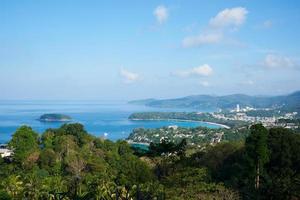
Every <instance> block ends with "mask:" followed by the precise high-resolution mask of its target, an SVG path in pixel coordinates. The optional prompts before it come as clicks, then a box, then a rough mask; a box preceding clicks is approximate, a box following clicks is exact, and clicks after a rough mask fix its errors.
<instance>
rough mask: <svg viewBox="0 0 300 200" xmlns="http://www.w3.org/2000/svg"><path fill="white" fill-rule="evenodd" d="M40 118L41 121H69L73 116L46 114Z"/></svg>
mask: <svg viewBox="0 0 300 200" xmlns="http://www.w3.org/2000/svg"><path fill="white" fill-rule="evenodd" d="M38 120H39V121H41V122H69V121H71V120H72V118H71V117H70V116H68V115H63V114H44V115H42V116H40V118H39V119H38Z"/></svg>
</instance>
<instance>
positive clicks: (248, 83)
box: [242, 80, 255, 85]
mask: <svg viewBox="0 0 300 200" xmlns="http://www.w3.org/2000/svg"><path fill="white" fill-rule="evenodd" d="M242 84H243V85H254V84H255V83H254V81H253V80H246V81H243V82H242Z"/></svg>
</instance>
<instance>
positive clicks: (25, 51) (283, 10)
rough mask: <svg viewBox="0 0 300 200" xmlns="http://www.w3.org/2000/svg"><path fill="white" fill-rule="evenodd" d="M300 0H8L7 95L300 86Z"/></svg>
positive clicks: (3, 9)
mask: <svg viewBox="0 0 300 200" xmlns="http://www.w3.org/2000/svg"><path fill="white" fill-rule="evenodd" d="M299 35H300V1H296V0H294V1H291V0H290V1H281V0H264V1H259V0H231V1H230V0H202V1H198V0H194V1H193V0H189V1H183V0H182V1H180V0H177V1H176V0H175V1H138V0H136V1H96V0H95V1H92V0H85V1H84V0H82V1H79V0H72V1H71V0H51V1H50V0H44V1H38V0H34V1H33V0H27V1H22V0H14V1H11V0H2V1H0V99H45V100H46V99H47V100H52V99H56V100H84V99H86V100H109V99H114V100H129V99H140V98H148V97H154V98H173V97H181V96H186V95H192V94H215V95H223V94H232V93H245V94H252V95H262V94H266V95H273V94H286V93H290V92H293V91H295V90H299V89H300V78H299V77H300V57H299V55H300V54H299V53H300V40H299Z"/></svg>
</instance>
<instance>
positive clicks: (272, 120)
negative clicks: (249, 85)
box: [213, 104, 298, 128]
mask: <svg viewBox="0 0 300 200" xmlns="http://www.w3.org/2000/svg"><path fill="white" fill-rule="evenodd" d="M252 110H258V109H255V108H251V107H245V108H240V106H239V104H237V105H236V109H233V110H231V111H230V114H224V113H213V117H215V118H217V119H223V120H239V121H245V122H250V123H258V122H259V123H262V124H263V125H264V126H266V127H274V126H282V127H286V128H298V126H297V125H296V124H294V123H288V124H280V123H278V119H294V118H295V116H296V115H297V114H298V113H297V112H291V113H285V114H283V115H280V116H271V117H261V116H248V115H247V112H248V111H252ZM262 110H264V111H270V112H271V111H272V109H270V108H265V109H262Z"/></svg>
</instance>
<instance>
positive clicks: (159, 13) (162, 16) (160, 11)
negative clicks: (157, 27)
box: [153, 5, 169, 24]
mask: <svg viewBox="0 0 300 200" xmlns="http://www.w3.org/2000/svg"><path fill="white" fill-rule="evenodd" d="M153 15H154V16H155V17H156V20H157V21H158V23H159V24H163V23H164V22H166V21H167V19H168V17H169V12H168V9H167V8H166V7H165V6H163V5H160V6H157V7H156V8H155V10H154V11H153Z"/></svg>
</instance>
